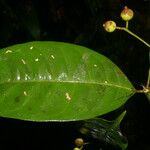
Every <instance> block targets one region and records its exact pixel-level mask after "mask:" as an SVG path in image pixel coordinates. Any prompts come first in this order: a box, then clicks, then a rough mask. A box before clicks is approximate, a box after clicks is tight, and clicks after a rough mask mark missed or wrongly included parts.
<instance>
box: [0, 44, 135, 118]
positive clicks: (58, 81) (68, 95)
mask: <svg viewBox="0 0 150 150" xmlns="http://www.w3.org/2000/svg"><path fill="white" fill-rule="evenodd" d="M0 68H1V69H0V116H2V117H10V118H16V119H23V120H32V121H70V120H83V119H89V118H93V117H95V116H99V115H102V114H105V113H108V112H110V111H112V110H115V109H117V108H118V107H120V106H121V105H123V104H124V103H125V102H126V101H127V99H128V98H129V97H130V96H131V95H133V94H134V88H133V86H132V85H131V83H130V82H129V81H128V79H127V77H126V76H125V75H124V74H123V73H122V71H121V70H120V69H119V68H118V67H117V66H116V65H115V64H113V63H112V62H111V61H110V60H109V59H108V58H106V57H105V56H103V55H100V54H98V53H96V52H94V51H92V50H90V49H88V48H85V47H81V46H77V45H73V44H67V43H61V42H30V43H25V44H18V45H14V46H11V47H8V48H5V49H2V50H1V51H0Z"/></svg>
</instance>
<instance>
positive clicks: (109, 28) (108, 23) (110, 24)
mask: <svg viewBox="0 0 150 150" xmlns="http://www.w3.org/2000/svg"><path fill="white" fill-rule="evenodd" d="M103 27H104V29H105V30H106V31H107V32H114V31H115V29H116V23H115V22H114V21H106V22H105V23H104V24H103Z"/></svg>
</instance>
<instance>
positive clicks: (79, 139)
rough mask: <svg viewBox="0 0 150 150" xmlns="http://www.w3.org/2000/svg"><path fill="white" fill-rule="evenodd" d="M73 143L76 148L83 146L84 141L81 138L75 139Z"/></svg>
mask: <svg viewBox="0 0 150 150" xmlns="http://www.w3.org/2000/svg"><path fill="white" fill-rule="evenodd" d="M74 142H75V144H76V146H77V147H81V146H83V145H84V140H83V139H82V138H77V139H75V141H74Z"/></svg>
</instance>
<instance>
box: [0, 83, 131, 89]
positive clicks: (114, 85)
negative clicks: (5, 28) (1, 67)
mask: <svg viewBox="0 0 150 150" xmlns="http://www.w3.org/2000/svg"><path fill="white" fill-rule="evenodd" d="M40 82H41V83H42V82H43V83H44V82H49V83H73V84H89V85H90V84H91V85H92V84H95V85H102V86H109V87H117V88H120V89H125V90H129V91H133V88H129V87H125V86H121V85H117V84H112V83H104V82H102V83H98V82H87V81H84V82H82V81H56V80H38V81H37V80H28V81H25V80H24V81H23V80H22V81H5V82H2V83H0V85H2V84H11V83H20V84H23V83H40Z"/></svg>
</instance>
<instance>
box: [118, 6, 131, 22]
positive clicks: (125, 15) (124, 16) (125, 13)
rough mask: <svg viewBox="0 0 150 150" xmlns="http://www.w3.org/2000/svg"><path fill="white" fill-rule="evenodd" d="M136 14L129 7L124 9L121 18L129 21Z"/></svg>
mask: <svg viewBox="0 0 150 150" xmlns="http://www.w3.org/2000/svg"><path fill="white" fill-rule="evenodd" d="M133 15H134V12H133V10H132V9H129V8H128V7H127V6H125V7H124V9H123V10H122V12H121V14H120V16H121V18H122V19H123V20H124V21H129V20H131V19H132V18H133Z"/></svg>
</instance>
